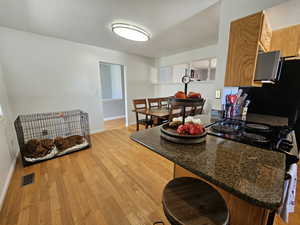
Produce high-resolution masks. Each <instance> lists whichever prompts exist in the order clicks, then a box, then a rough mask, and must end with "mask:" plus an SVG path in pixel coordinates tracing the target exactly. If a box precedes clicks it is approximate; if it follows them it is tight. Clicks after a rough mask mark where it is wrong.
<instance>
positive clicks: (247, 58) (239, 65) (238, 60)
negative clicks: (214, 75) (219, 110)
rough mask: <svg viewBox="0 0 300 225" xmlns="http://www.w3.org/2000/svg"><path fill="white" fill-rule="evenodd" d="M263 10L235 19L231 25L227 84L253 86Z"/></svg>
mask: <svg viewBox="0 0 300 225" xmlns="http://www.w3.org/2000/svg"><path fill="white" fill-rule="evenodd" d="M262 21H263V12H259V13H256V14H253V15H250V16H247V17H244V18H242V19H239V20H236V21H233V22H232V23H231V26H230V38H229V48H228V56H227V67H226V75H225V86H253V85H254V82H253V79H254V75H255V69H256V59H257V54H258V46H259V41H260V36H261V27H262Z"/></svg>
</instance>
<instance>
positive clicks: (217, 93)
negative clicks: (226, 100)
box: [216, 90, 221, 99]
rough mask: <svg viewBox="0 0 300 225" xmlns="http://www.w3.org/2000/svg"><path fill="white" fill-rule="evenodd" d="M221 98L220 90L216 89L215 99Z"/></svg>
mask: <svg viewBox="0 0 300 225" xmlns="http://www.w3.org/2000/svg"><path fill="white" fill-rule="evenodd" d="M220 98H221V90H216V99H220Z"/></svg>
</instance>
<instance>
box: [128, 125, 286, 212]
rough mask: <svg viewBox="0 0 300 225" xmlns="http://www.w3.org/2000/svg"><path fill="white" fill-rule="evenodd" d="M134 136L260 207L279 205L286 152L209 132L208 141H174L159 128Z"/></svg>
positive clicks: (171, 159)
mask: <svg viewBox="0 0 300 225" xmlns="http://www.w3.org/2000/svg"><path fill="white" fill-rule="evenodd" d="M131 139H132V140H134V141H136V142H138V143H140V144H142V145H144V146H145V147H147V148H148V149H150V150H152V151H153V152H156V153H158V154H159V155H161V156H163V157H165V158H167V159H169V160H170V161H172V162H174V163H176V164H178V165H179V166H181V167H183V168H185V169H187V170H189V171H191V172H192V173H194V174H196V175H198V176H200V177H202V178H204V179H206V180H207V181H209V182H211V183H213V184H215V185H217V186H218V187H221V188H223V189H224V190H226V191H228V192H230V193H232V194H233V195H235V196H237V197H239V198H241V199H244V200H246V201H248V202H250V203H252V204H255V205H257V206H260V207H263V208H267V209H276V208H278V207H279V206H280V203H281V199H282V194H283V184H284V178H285V155H284V154H282V153H279V152H272V151H269V150H265V149H261V148H257V147H254V146H250V145H245V144H241V143H238V142H234V141H230V140H225V139H222V138H219V137H214V136H211V135H208V136H207V138H206V142H204V143H201V144H194V145H182V144H175V143H172V142H169V141H167V140H164V139H163V138H161V136H160V127H155V128H151V129H147V130H143V131H139V132H136V133H134V134H132V135H131Z"/></svg>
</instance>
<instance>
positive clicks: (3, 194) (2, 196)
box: [0, 153, 19, 211]
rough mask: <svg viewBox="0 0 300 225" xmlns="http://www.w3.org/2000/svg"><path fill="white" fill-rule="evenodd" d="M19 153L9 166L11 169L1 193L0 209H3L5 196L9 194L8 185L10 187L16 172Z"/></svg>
mask: <svg viewBox="0 0 300 225" xmlns="http://www.w3.org/2000/svg"><path fill="white" fill-rule="evenodd" d="M18 155H19V153H17V154H16V156H15V158H14V159H13V161H12V164H11V166H10V168H9V171H8V174H7V177H6V180H5V183H4V188H3V191H2V193H1V195H0V211H1V209H2V206H3V203H4V200H5V196H6V194H7V191H8V187H9V184H10V181H11V178H12V175H13V174H14V171H15V167H16V162H17V158H18Z"/></svg>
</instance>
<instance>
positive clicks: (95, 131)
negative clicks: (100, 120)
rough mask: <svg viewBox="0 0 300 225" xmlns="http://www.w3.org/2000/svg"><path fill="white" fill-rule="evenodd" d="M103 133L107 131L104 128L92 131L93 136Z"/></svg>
mask: <svg viewBox="0 0 300 225" xmlns="http://www.w3.org/2000/svg"><path fill="white" fill-rule="evenodd" d="M103 131H105V130H104V128H100V129H95V130H91V132H90V133H91V134H96V133H101V132H103Z"/></svg>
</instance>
